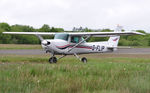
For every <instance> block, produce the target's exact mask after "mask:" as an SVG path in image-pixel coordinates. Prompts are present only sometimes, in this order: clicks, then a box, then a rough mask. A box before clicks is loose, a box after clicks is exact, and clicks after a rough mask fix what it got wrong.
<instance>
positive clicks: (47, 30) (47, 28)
mask: <svg viewBox="0 0 150 93" xmlns="http://www.w3.org/2000/svg"><path fill="white" fill-rule="evenodd" d="M50 31H51V29H50V27H49V25H47V24H44V25H43V26H42V27H41V28H40V29H39V32H50Z"/></svg>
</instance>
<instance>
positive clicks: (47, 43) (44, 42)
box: [42, 40, 51, 46]
mask: <svg viewBox="0 0 150 93" xmlns="http://www.w3.org/2000/svg"><path fill="white" fill-rule="evenodd" d="M50 44H51V42H49V41H47V40H43V41H42V45H45V46H47V45H50Z"/></svg>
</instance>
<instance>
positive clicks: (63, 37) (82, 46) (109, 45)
mask: <svg viewBox="0 0 150 93" xmlns="http://www.w3.org/2000/svg"><path fill="white" fill-rule="evenodd" d="M121 30H122V28H121V27H120V26H118V27H117V29H116V30H115V31H114V32H76V33H74V32H64V33H50V32H3V33H4V34H26V35H36V36H37V37H38V38H39V39H40V40H41V45H42V47H43V48H44V50H45V51H46V53H48V52H49V53H50V54H51V55H52V56H51V57H50V58H49V63H57V60H58V59H61V58H63V57H65V56H66V55H74V56H76V57H77V58H78V59H80V61H81V62H84V63H86V62H87V59H86V58H85V57H83V58H80V57H79V56H78V55H77V54H88V53H104V52H113V51H115V50H117V46H118V42H119V39H120V35H143V34H142V33H139V32H131V31H128V32H122V31H121ZM43 35H54V39H43V37H42V36H43ZM90 37H110V38H109V40H108V41H103V42H86V40H87V39H89V38H90ZM55 55H62V56H61V57H60V58H58V59H57V58H56V57H55Z"/></svg>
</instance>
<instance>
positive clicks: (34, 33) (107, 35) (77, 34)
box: [3, 32, 144, 37]
mask: <svg viewBox="0 0 150 93" xmlns="http://www.w3.org/2000/svg"><path fill="white" fill-rule="evenodd" d="M3 33H4V34H25V35H55V34H56V33H51V32H3ZM65 33H67V32H65ZM67 34H69V35H70V36H92V37H110V36H116V35H117V36H120V35H144V34H143V33H139V32H76V33H74V32H71V33H70V32H69V33H67Z"/></svg>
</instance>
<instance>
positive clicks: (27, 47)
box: [0, 44, 42, 49]
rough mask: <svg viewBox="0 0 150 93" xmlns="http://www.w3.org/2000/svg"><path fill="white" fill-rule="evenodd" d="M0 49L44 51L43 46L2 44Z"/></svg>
mask: <svg viewBox="0 0 150 93" xmlns="http://www.w3.org/2000/svg"><path fill="white" fill-rule="evenodd" d="M0 49H42V47H41V45H29V44H27V45H26V44H0Z"/></svg>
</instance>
